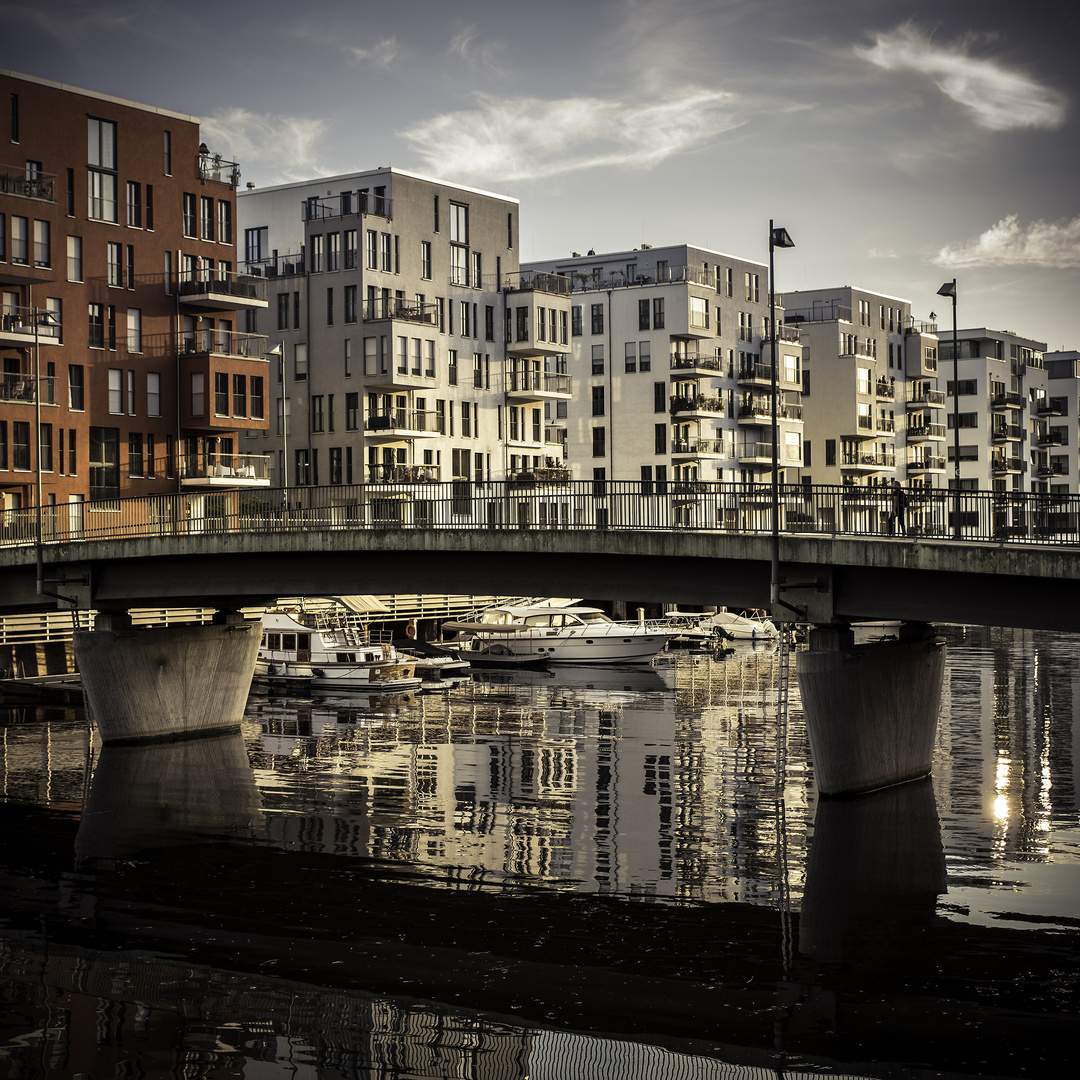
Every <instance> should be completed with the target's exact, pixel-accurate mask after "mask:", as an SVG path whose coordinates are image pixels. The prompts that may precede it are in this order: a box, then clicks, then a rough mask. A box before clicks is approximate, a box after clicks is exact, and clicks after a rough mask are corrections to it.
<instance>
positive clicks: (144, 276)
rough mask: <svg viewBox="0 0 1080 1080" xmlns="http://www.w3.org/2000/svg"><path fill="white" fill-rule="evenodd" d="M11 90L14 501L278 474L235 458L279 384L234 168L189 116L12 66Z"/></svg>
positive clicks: (9, 320) (230, 482)
mask: <svg viewBox="0 0 1080 1080" xmlns="http://www.w3.org/2000/svg"><path fill="white" fill-rule="evenodd" d="M0 97H2V99H3V102H4V113H5V116H6V117H7V123H6V130H5V131H4V133H3V135H4V138H3V143H4V145H5V146H6V151H5V153H4V156H3V163H2V164H0V360H2V362H3V383H2V384H0V493H2V495H3V505H4V508H7V509H13V508H17V507H23V506H29V505H34V504H35V503H36V502H37V501H38V493H39V491H40V497H41V503H42V505H45V506H50V505H60V504H67V505H69V507H70V506H71V505H75V506H77V505H78V504H80V503H82V502H84V501H86V500H95V499H103V498H104V499H108V498H115V497H117V496H120V495H148V494H155V493H162V492H169V491H177V490H180V489H183V488H191V489H194V490H202V489H207V490H209V489H212V488H214V487H220V486H230V487H235V486H243V485H245V484H257V483H262V484H265V483H268V476H267V474H266V470H265V468H264V467H263V464H262V463H261V462H259V461H254V460H253V461H241V460H240V459H238V458H237V456H236V455H237V451H238V447H237V439H238V433H239V432H240V431H242V430H245V429H258V428H260V427H263V426H265V423H266V420H265V406H266V395H267V391H268V389H269V386H268V383H267V380H266V376H265V371H266V369H267V367H268V364H267V361H266V360H265V358H264V357H263V355H262V353H263V351H264V348H265V346H264V344H263V343H261V342H260V341H259V340H258V339H256V338H253V337H251V335H245V334H244V333H242V332H241V331H240V330H239V328H238V326H237V318H238V315H237V311H238V310H239V309H243V308H245V307H246V308H252V307H258V306H265V299H262V296H263V288H264V283H263V282H261V281H258V282H248V281H246V280H244V279H243V278H242V277H238V275H237V274H236V242H235V228H234V218H235V199H234V189H235V185H236V180H237V177H238V171H237V169H236V166H235V165H234V164H233V163H231V162H224V161H222V160H221V159H220V157H219V156H216V155H212V154H211V153H210V152H209V151H208V150H207V148H206V147H205V146H203V145H202V144H201V143H200V138H199V126H198V122H197V121H196V120H194V119H193V118H191V117H188V116H183V115H180V114H177V113H170V112H167V111H165V110H162V109H158V108H154V107H152V106H147V105H139V104H137V103H134V102H128V101H122V100H119V99H116V98H112V97H107V96H105V95H102V94H95V93H93V92H92V91H83V90H72V89H69V88H67V87H65V86H61V85H60V84H57V83H53V82H49V81H47V80H44V79H37V78H33V77H30V76H25V75H18V74H15V73H13V72H9V71H0ZM72 512H73V513H76V514H78V513H80V512H81V511H78V510H74V511H72Z"/></svg>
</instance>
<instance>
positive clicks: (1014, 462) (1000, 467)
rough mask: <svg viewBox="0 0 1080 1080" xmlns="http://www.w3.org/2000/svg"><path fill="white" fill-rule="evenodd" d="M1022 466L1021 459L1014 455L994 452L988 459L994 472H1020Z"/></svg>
mask: <svg viewBox="0 0 1080 1080" xmlns="http://www.w3.org/2000/svg"><path fill="white" fill-rule="evenodd" d="M1023 467H1024V463H1023V461H1022V460H1021V459H1020V458H1018V457H1016V456H1014V455H1006V454H995V455H994V456H993V457H992V458H991V459H990V469H991V471H992V472H996V473H1003V472H1022V471H1023Z"/></svg>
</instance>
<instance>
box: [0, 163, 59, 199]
mask: <svg viewBox="0 0 1080 1080" xmlns="http://www.w3.org/2000/svg"><path fill="white" fill-rule="evenodd" d="M55 191H56V174H55V173H46V172H28V171H27V169H26V167H25V166H22V167H20V166H18V165H0V195H16V196H18V197H19V198H20V199H36V200H37V201H38V202H55V201H56V200H55V198H54V196H55Z"/></svg>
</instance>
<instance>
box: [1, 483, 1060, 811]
mask: <svg viewBox="0 0 1080 1080" xmlns="http://www.w3.org/2000/svg"><path fill="white" fill-rule="evenodd" d="M776 505H777V509H778V515H777V518H776V520H775V525H776V533H777V542H778V546H779V559H780V580H781V590H782V591H781V598H782V600H783V605H784V606H783V610H782V611H780V610H774V615H779V616H781V617H783V618H785V619H786V620H787V621H792V620H796V619H797V620H798V621H803V622H807V623H811V624H814V625H815V626H817V627H828V628H830V629H828V630H827V631H821V632H819V633H818V635H817V637H816V639H812V641H811V650H810V652H809V653H801V654H800V656H799V664H800V686H801V687H802V689H803V701H804V707H805V708H806V710H807V713H808V716H810V714H811V713H818V714H820V716H822V717H827V716H830V715H833V714H835V715H837V716H840V717H843V719H844V723H843V726H842V730H838V731H837V732H836V733H835V739H834V741H835V742H837V744H838V748H837V749H834V750H830V751H826V750H824V749H823V750H822V751H821V753H817V752H816V757H817V758H818V759H819V761H818V764H819V771H822V773H823V775H824V773H825V772H826V771H827V770H821V760H820V759H821V758H822V757H826V758H828V757H833V756H836V755H837V754H839V755H840V756H841V757H847V756H848V748H849V746H850V744H851V741H852V739H851V729H850V723H849V722H850V721H851V719H852V717H854V716H856V714H858V716H860V717H862V720H863V721H865V722H864V723H863V724H862V727H863V728H864V729H865V730H866V731H867V732H869V733H870V734H869V735H868V737H867V742H868V744H869V745H872V744H874V743H875V742H880V741H881V739H880V735H881V727H880V725H881V723H883V722H884V721H882V720H881V717H880V715H879V714H881V713H882V706H881V705H880V703H881V702H886V703H888V705H887V707H886V708H885V712H887V713H888V714H889V716H890V717H891V719H889V720H888V723H887V724H886V726H887V727H888V730H890V731H892V730H893V729H894V728H895V729H896V730H901V731H906V732H908V735H905V736H904V737H905V739H907V738H908V736H909V735H910V737H911V739H913V740H914V741H915V742H916V743H918V747H917V748H916V749H915V750H914V751H909V750H907V749H904V750H903V751H902V752H901V751H900V750H898V751H897V753H896V754H894V755H893V756H894V757H897V755H899V757H900V758H903V759H904V760H903V761H902V762H900V763H897V761H893V762H890V763H889V764H887V766H886V767H885V772H884V774H881V769H880V768H879V766H878V765H874V766H872V768H871V772H872V773H873V776H872V777H871V779H870V781H869V782H867V781H866V780H865V779H859V780H858V781H856V782H855V783H856V787H866V786H875V785H876V786H880V784H878V783H877V780H878V779H880V775H879V774H881V775H887V776H890V777H892V778H893V780H895V779H907V778H908V777H909V776H910V775H918V774H920V773H919V770H920V769H921V772H925V771H926V768H925V767H923V765H921V764H919V762H921V761H922V760H923V758H925V759H926V761H928V760H929V756H930V754H931V753H932V735H931V738H930V740H929V743H927V733H926V728H927V724H928V723H929V721H928V720H927V719H926V717H927V716H928V715H929V714H931V713H932V720H933V723H934V724H935V725H936V715H937V707H938V701H939V698H940V683H941V676H942V672H943V670H944V668H943V657H942V656H937V657H936V658H935V646H934V644H933V637H932V634H931V632H930V631H929V629H928V626H929V624H931V623H934V622H957V623H974V624H989V625H1004V626H1021V627H1031V628H1043V629H1049V630H1076V629H1077V628H1078V625H1080V617H1078V615H1077V611H1078V610H1080V607H1078V602H1080V531H1078V529H1080V499H1078V498H1077V497H1076V496H1059V495H1053V496H1051V495H1045V494H1028V493H1014V492H969V491H964V492H960V493H956V492H951V491H930V492H926V493H924V494H921V495H918V496H917V497H916V498H915V499H914V500H913V501H912V504H911V505H910V506H909V507H908V512H907V521H906V523H905V525H906V529H907V531H906V533H905V535H902V536H900V535H897V536H892V535H889V531H888V530H889V522H888V515H889V512H890V510H891V508H892V501H891V498H890V495H889V492H888V490H887V489H884V488H882V489H875V488H847V487H824V486H819V487H809V486H797V487H796V486H785V487H783V488H781V490H780V493H779V499H778V502H777V504H776ZM772 508H773V502H772V497H771V490H770V488H769V487H768V486H767V485H744V484H730V483H721V482H708V481H692V482H687V483H668V484H664V485H661V484H658V483H655V482H654V483H646V482H615V481H607V482H597V481H578V482H571V481H552V482H545V481H543V480H532V481H527V482H526V481H522V480H515V481H504V482H493V483H473V482H468V481H457V482H450V483H438V482H428V481H422V480H417V481H416V482H414V483H402V482H387V483H375V484H364V485H349V486H333V487H320V488H300V489H292V490H290V491H288V492H286V491H282V490H278V491H272V490H267V489H256V490H246V491H245V490H230V491H219V492H212V493H192V492H185V493H179V494H171V495H157V496H150V497H145V498H131V499H120V500H108V501H101V502H92V503H83V504H73V505H71V506H60V507H42V508H41V511H40V513H39V512H38V510H37V509H36V508H31V509H30V510H23V511H15V512H8V514H7V515H6V516H5V519H4V521H3V525H2V532H0V609H3V608H6V609H8V610H14V609H26V608H31V607H41V606H42V605H43V604H46V603H58V602H59V603H61V604H66V605H69V606H72V607H75V608H78V609H81V610H94V611H97V612H99V615H98V620H97V623H96V624H95V625H96V630H94V631H80V632H79V633H77V634H76V638H75V647H76V655H77V657H78V659H79V663H80V668H81V670H82V672H83V676H84V682H85V683H86V684H87V687H88V691H91V700H92V701H93V696H94V695H93V692H92V690H91V684H93V683H97V684H98V685H99V686H100V687H102V688H103V689H104V688H106V687H107V688H108V694H109V695H111V696H112V698H115V697H116V695H117V694H118V693H119V689H118V688H120V687H123V686H125V685H126V684H127V683H129V682H130V683H131V684H132V698H131V700H130V701H129V702H127V703H126V704H124V705H123V707H122V708H121V709H120V711H122V712H126V714H127V715H128V716H129V721H132V722H134V720H137V722H134V726H131V724H130V723H129V722H127V721H126V722H125V724H126V725H127V726H125V725H121V727H120V728H119V729H118V730H119V731H121V732H122V734H121V735H119V736H117V737H119V738H128V737H131V738H144V737H153V736H155V735H159V734H168V733H170V732H175V731H176V730H187V727H188V720H186V719H182V717H180V715H179V713H183V714H184V715H185V716H186V715H188V714H190V713H191V712H192V711H195V712H200V713H201V714H202V715H203V718H204V721H205V722H206V723H207V724H210V723H212V722H213V721H214V720H220V718H221V717H226V716H233V715H235V716H236V718H237V719H238V718H239V715H240V712H242V709H243V701H244V698H245V697H246V693H247V683H248V682H249V681H250V672H251V670H252V668H253V666H254V661H255V654H256V652H257V649H258V635H257V634H252V633H246V634H245V633H238V632H237V631H243V630H249V629H253V628H254V624H252V623H250V622H245V621H244V619H243V617H242V616H241V615H240V614H239V611H240V609H242V608H250V607H257V606H261V605H265V604H268V603H271V602H273V600H274V599H275V598H276V597H278V596H297V595H312V596H318V595H342V594H348V593H385V592H401V591H408V592H437V593H446V592H460V593H470V592H475V593H483V594H491V593H505V594H522V593H531V594H535V595H553V596H569V595H573V596H587V597H593V598H606V599H617V600H637V601H658V602H663V603H667V604H681V605H686V604H690V605H693V604H699V605H726V606H729V607H768V606H769V603H770V578H771V558H772V552H773V533H774V517H773V509H772ZM192 605H202V606H212V607H216V608H218V609H219V612H220V615H219V617H218V618H217V625H216V627H214V628H205V627H187V628H184V627H174V628H169V629H168V630H154V631H139V632H136V631H134V630H133V629H132V628H131V625H130V619H129V618H128V617H127V616H126V612H127V610H128V609H130V608H133V607H170V606H173V607H181V606H192ZM877 619H889V620H901V621H902V622H903V623H904V624H905V632H904V634H903V635H902V640H901V641H900V642H898V643H897V648H896V649H893V650H892V651H891V652H889V653H888V654H887V653H886V651H885V650H881V649H879V650H877V651H876V652H875V653H874V655H873V659H872V661H871V662H866V663H863V661H864V660H866V655H864V654H863V653H861V652H858V651H853V649H854V647H853V641H852V639H851V637H850V634H849V633H848V632H847V631H845V630H843V629H839V630H838V629H836V628H837V627H841V628H843V627H844V626H846V625H848V624H850V623H852V622H858V621H860V620H877ZM167 635H173V636H172V638H170V639H169V641H170V644H169V646H168V649H167V650H166V651H164V652H163V646H164V643H165V641H166V637H167ZM208 635H209V637H208ZM211 638H212V641H213V645H212V649H211V652H212V653H213V656H207V655H205V646H206V642H207V641H208V640H210V639H211ZM242 641H244V642H246V644H245V645H244V647H243V648H241V647H240V642H242ZM139 648H141V649H143V651H144V652H145V654H146V655H145V656H144V657H143V659H142V660H139V661H136V660H135V659H134V656H135V652H136V651H137V650H138V649H139ZM226 654H228V657H227V656H226ZM233 654H235V655H233ZM241 654H243V655H241ZM95 655H96V656H97V659H95ZM815 657H817V659H818V660H821V663H822V664H824V667H821V665H820V664H819V665H818V667H819V669H820V670H816V671H811V668H812V667H814V664H815V663H816V662H817V661H816V660H815ZM853 657H855V658H857V659H858V664H859V665H861V666H860V670H861V671H862V672H863V673H864V675H863V676H861V678H862V682H861V683H859V684H858V685H850V686H848V688H847V689H843V690H841V689H840V686H841V677H840V674H839V669H840V668H846V669H851V670H853V663H854V661H853V659H852V658H853ZM166 661H167V662H166ZM247 665H250V666H247ZM167 667H168V668H171V669H174V673H175V674H174V680H173V682H172V683H170V684H168V685H169V687H170V688H169V689H168V690H167V691H166V690H165V689H163V687H164V686H165V685H166V684H165V683H162V677H163V676H162V672H163V671H165V670H166V668H167ZM144 668H145V670H144ZM245 670H246V675H245ZM136 671H142V672H143V682H144V685H143V686H142V687H141V688H139V687H137V686H135V683H136V682H137V681H138V680H136V679H134V678H133V674H132V673H133V672H136ZM95 672H96V673H95ZM843 680H846V682H845V685H847V683H850V670H848V672H847V674H844V675H843ZM815 685H816V686H817V689H816V690H815V688H814V687H815ZM229 687H231V690H230V693H231V697H230V699H229V700H228V701H226V700H224V699H223V698H222V697H221V693H223V692H224V689H225V688H229ZM838 694H839V697H838V696H837V695H838ZM174 697H175V698H176V700H177V701H178V702H179V705H174V703H172V698H174ZM195 699H198V701H199V702H201V704H196V703H195ZM148 702H152V705H148ZM868 702H869V703H870V704H869V705H868V704H867V703H868ZM114 705H115V702H113V703H112V704H108V705H106V704H105V703H104V699H102V704H101V707H100V709H95V711H96V712H106V713H107V712H110V711H115V709H114ZM868 708H869V709H870V710H871V711H872V712H873V713H874V718H870V717H868V716H867V715H866V714H867V709H868ZM177 709H179V713H177V715H171V714H172V713H176V710H177ZM149 713H155V718H154V719H153V721H152V722H151V723H150V724H149V726H147V724H146V716H147V715H148V714H149ZM157 713H161V714H163V718H158V717H157V716H156V714H157ZM140 716H141V719H139V717H140ZM914 717H919V718H920V719H918V720H917V721H914V720H913V718H914ZM811 719H813V718H812V717H811ZM99 723H100V717H99ZM163 725H164V726H163ZM200 730H201V729H200ZM931 731H932V728H931ZM124 733H126V734H124ZM811 737H812V740H813V738H814V735H813V724H812V728H811ZM822 738H823V736H822ZM820 741H821V740H820V739H819V742H820ZM861 752H862V751H860V753H861ZM912 754H914V757H912ZM909 758H910V759H911V760H912V761H915V764H914V765H912V764H910V763H905V762H908V759H909ZM859 768H860V769H861V768H862V766H859ZM841 772H842V773H843V774H844V777H843V778H842V779H840V780H838V781H836V782H835V783H834V782H833V781H831V780H829V781H827V783H828V784H829V785H831V790H833V791H836V792H840V791H845V790H850V789H852V788H851V784H850V783H849V779H848V778H847V777H848V773H849V772H850V769H849V767H848V765H847V764H845V765H844V766H843V768H842V769H841ZM824 790H830V788H829V787H826V788H825V789H824Z"/></svg>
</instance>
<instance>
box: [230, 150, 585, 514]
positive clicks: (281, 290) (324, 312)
mask: <svg viewBox="0 0 1080 1080" xmlns="http://www.w3.org/2000/svg"><path fill="white" fill-rule="evenodd" d="M238 205H239V220H240V226H241V229H242V231H243V238H244V251H245V269H246V270H248V271H250V272H252V273H254V274H258V275H261V276H262V277H263V278H264V279H265V280H266V281H267V284H268V287H269V292H270V305H269V309H268V310H267V311H266V312H265V313H263V314H262V315H258V314H256V316H255V317H254V320H253V323H252V329H257V330H258V331H259V332H261V333H266V334H267V335H268V336H269V338H270V340H271V341H272V342H274V343H275V346H280V348H281V354H282V356H281V362H280V364H279V366H278V369H277V374H276V380H277V381H276V382H275V386H276V388H277V392H276V395H275V409H276V422H275V423H274V424H273V425H272V428H271V431H270V432H269V433H268V442H267V445H268V446H270V448H271V449H272V451H273V458H274V461H275V478H276V480H277V482H278V483H280V484H282V485H284V486H294V487H297V486H299V487H302V486H306V485H309V484H310V485H316V484H330V485H338V484H351V483H360V482H380V483H388V484H401V485H407V484H413V483H416V482H424V481H440V480H441V481H455V482H459V483H464V482H468V481H471V482H473V483H481V484H482V483H486V482H487V481H490V480H502V479H506V478H510V479H517V480H520V481H521V482H522V483H526V482H528V481H530V480H537V479H545V480H555V479H561V478H564V476H565V468H564V466H563V440H562V432H561V431H559V430H558V429H557V427H556V426H555V425H553V424H549V423H547V422H546V421H545V408H546V407H548V406H550V405H552V404H553V403H557V402H563V401H568V400H569V399H570V397H571V380H570V378H569V377H568V375H567V374H566V372H565V356H566V354H568V353H569V351H570V323H569V320H570V304H569V292H570V290H569V283H568V282H566V281H564V280H562V279H558V278H556V277H554V276H551V275H544V274H521V273H520V272H519V267H518V204H517V201H516V200H514V199H510V198H506V197H504V196H500V195H495V194H492V193H490V192H484V191H479V190H477V189H473V188H466V187H460V186H456V185H452V184H445V183H441V182H439V181H435V180H430V179H427V178H425V177H421V176H417V175H415V174H412V173H408V172H404V171H402V170H399V169H390V168H387V169H376V170H372V171H370V172H364V173H356V174H350V175H347V176H336V177H330V178H326V179H320V180H313V181H310V182H305V183H297V184H288V185H282V186H278V187H273V188H266V189H260V190H249V191H246V192H242V193H241V195H240V198H239V200H238ZM252 441H253V442H257V441H258V436H253V438H252ZM422 502H423V500H420V501H419V503H417V502H415V501H414V510H415V512H416V513H418V514H421V515H422V513H423V510H422V506H421V504H422ZM384 509H385V512H386V513H388V514H390V515H391V516H395V515H397V514H399V513H401V512H402V506H401V503H400V502H398V503H395V502H393V501H392V500H390V499H388V500H387V502H386V504H385V507H384Z"/></svg>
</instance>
